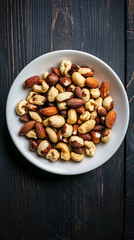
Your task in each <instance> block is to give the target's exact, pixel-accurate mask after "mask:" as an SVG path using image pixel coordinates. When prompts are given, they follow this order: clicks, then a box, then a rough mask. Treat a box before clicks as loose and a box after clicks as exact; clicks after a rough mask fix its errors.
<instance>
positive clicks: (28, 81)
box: [24, 76, 40, 88]
mask: <svg viewBox="0 0 134 240" xmlns="http://www.w3.org/2000/svg"><path fill="white" fill-rule="evenodd" d="M39 79H40V77H39V76H32V77H30V78H28V79H26V81H25V82H24V86H25V87H28V88H29V87H32V86H33V85H34V84H36V83H37V82H38V80H39Z"/></svg>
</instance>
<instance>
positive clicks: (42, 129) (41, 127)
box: [35, 123, 46, 139]
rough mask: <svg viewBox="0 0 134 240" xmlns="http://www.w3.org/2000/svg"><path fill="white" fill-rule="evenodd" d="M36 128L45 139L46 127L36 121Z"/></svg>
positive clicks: (38, 133) (40, 136)
mask: <svg viewBox="0 0 134 240" xmlns="http://www.w3.org/2000/svg"><path fill="white" fill-rule="evenodd" d="M35 129H36V133H37V136H38V137H39V138H41V139H44V138H45V137H46V133H45V129H44V127H43V125H42V124H41V123H36V124H35Z"/></svg>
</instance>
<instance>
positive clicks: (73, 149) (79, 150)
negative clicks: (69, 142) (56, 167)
mask: <svg viewBox="0 0 134 240" xmlns="http://www.w3.org/2000/svg"><path fill="white" fill-rule="evenodd" d="M72 152H75V153H78V154H83V149H82V147H81V148H80V147H79V148H76V147H72Z"/></svg>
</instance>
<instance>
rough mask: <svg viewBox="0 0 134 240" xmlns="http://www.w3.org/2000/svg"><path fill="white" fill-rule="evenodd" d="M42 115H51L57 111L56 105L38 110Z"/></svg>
mask: <svg viewBox="0 0 134 240" xmlns="http://www.w3.org/2000/svg"><path fill="white" fill-rule="evenodd" d="M39 113H40V114H41V115H43V116H47V117H49V116H53V115H55V114H57V113H58V109H57V107H47V108H42V109H41V110H40V112H39Z"/></svg>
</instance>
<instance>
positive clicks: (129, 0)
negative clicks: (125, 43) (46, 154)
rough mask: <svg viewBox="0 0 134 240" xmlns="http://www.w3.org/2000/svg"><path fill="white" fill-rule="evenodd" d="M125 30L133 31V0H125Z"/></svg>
mask: <svg viewBox="0 0 134 240" xmlns="http://www.w3.org/2000/svg"><path fill="white" fill-rule="evenodd" d="M126 16H127V18H126V22H127V31H134V1H133V0H126Z"/></svg>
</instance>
